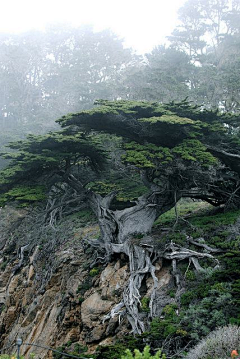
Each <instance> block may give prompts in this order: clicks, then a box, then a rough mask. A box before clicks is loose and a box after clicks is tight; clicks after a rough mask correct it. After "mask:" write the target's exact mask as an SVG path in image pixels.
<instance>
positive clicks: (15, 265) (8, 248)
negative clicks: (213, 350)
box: [0, 204, 240, 359]
mask: <svg viewBox="0 0 240 359" xmlns="http://www.w3.org/2000/svg"><path fill="white" fill-rule="evenodd" d="M199 206H200V207H199ZM197 208H198V209H199V208H200V213H199V214H196V213H195V214H194V215H193V217H191V218H189V213H188V212H186V210H185V209H184V210H185V212H184V213H185V214H186V217H185V218H182V219H183V220H182V221H180V222H179V223H178V224H177V226H176V225H175V226H174V231H173V230H172V227H171V226H169V225H171V223H175V224H176V219H175V213H174V212H173V214H172V217H171V215H169V214H167V215H166V217H164V218H163V217H162V218H161V226H160V227H159V228H158V227H157V228H155V229H154V230H153V232H152V233H151V237H150V236H149V237H148V236H145V237H141V236H136V237H135V238H133V240H134V242H135V244H136V243H137V245H138V244H139V243H140V242H141V241H142V240H144V243H145V245H146V243H147V244H148V245H149V244H150V241H151V240H152V243H154V245H155V246H158V248H157V251H158V253H162V251H163V249H162V248H166V244H168V246H169V245H172V243H175V245H174V246H173V249H174V250H175V249H176V248H177V249H178V248H180V249H181V248H182V249H181V250H180V252H178V253H177V254H176V253H175V254H174V252H171V253H170V254H169V256H170V257H169V258H170V259H166V258H168V256H166V255H165V257H163V256H162V259H160V258H161V255H160V256H159V257H158V259H155V261H154V268H155V276H156V278H157V287H156V280H155V281H154V280H153V277H152V276H151V275H146V276H145V277H144V280H143V281H142V284H141V288H140V298H141V302H139V315H140V319H141V321H142V322H143V323H144V324H145V328H146V330H147V332H145V333H143V334H142V335H140V336H139V335H137V336H135V338H133V339H131V338H132V337H131V336H130V335H129V334H130V333H131V329H132V327H131V325H130V323H129V321H128V320H127V315H126V314H127V313H126V312H125V311H124V308H122V309H121V315H113V314H114V313H113V312H114V311H115V313H117V310H116V305H117V304H118V303H121V299H122V296H123V291H124V290H125V289H126V288H129V287H128V283H129V282H128V280H129V278H130V279H131V276H130V269H129V258H128V257H127V256H126V255H125V254H123V253H119V254H118V255H114V256H113V257H112V260H111V262H110V263H107V264H104V263H101V258H100V257H99V253H98V252H97V250H96V248H95V249H93V247H92V246H90V245H89V244H88V241H86V239H87V240H89V239H94V238H98V236H99V227H98V224H97V222H96V219H95V218H94V216H93V215H92V214H91V213H90V212H89V211H88V210H81V211H80V212H77V213H72V214H70V215H68V216H66V217H64V218H59V220H58V223H57V224H54V223H52V221H49V222H48V221H47V220H46V218H44V216H43V213H44V211H42V209H41V208H39V207H38V208H32V209H24V208H23V209H19V208H17V207H14V206H6V207H5V208H4V209H1V210H0V212H1V213H0V214H1V217H0V251H1V252H0V335H1V340H0V350H2V352H3V353H9V354H10V353H13V352H15V351H16V346H15V342H16V339H17V338H18V337H20V338H22V340H23V343H24V344H23V345H22V346H21V354H23V355H24V356H25V358H30V357H31V355H32V354H34V355H35V358H36V359H38V358H41V359H42V358H51V357H52V356H53V355H54V356H55V358H56V359H59V358H61V355H60V354H59V353H54V354H53V352H52V351H51V350H49V349H48V348H47V347H51V348H54V349H56V350H58V351H61V352H68V353H73V354H74V355H75V356H80V357H93V356H94V353H95V358H98V359H99V358H101V359H105V358H108V359H113V358H114V359H116V358H119V357H120V354H121V353H123V351H124V350H125V348H126V347H131V349H133V348H134V347H139V348H140V349H142V348H143V346H144V345H145V344H146V343H147V344H150V345H151V347H152V348H159V347H163V349H164V351H165V352H166V353H168V354H169V355H170V356H171V355H175V357H176V358H180V357H181V353H182V352H183V351H185V350H186V348H190V346H192V345H194V344H195V343H197V342H198V341H199V340H200V339H201V338H203V337H204V336H206V335H207V334H208V333H210V332H211V331H212V330H214V329H215V328H216V327H221V326H224V325H227V324H229V323H230V324H239V322H240V319H239V317H240V312H239V286H240V283H239V274H240V272H239V259H240V258H239V244H240V242H239V240H240V211H239V210H237V211H236V210H235V211H229V212H224V211H223V212H221V211H220V212H216V211H215V212H214V211H213V212H208V209H207V212H206V211H205V210H204V211H205V212H204V211H203V213H201V211H202V210H201V204H197ZM180 217H181V208H180ZM171 221H173V222H171ZM166 224H167V225H168V228H166ZM156 225H157V224H156ZM139 237H141V238H139ZM179 253H180V254H181V255H179ZM189 253H191V258H190V260H189ZM208 253H211V254H208ZM165 254H166V252H165ZM184 255H185V257H186V258H185V257H184ZM174 256H177V258H180V259H179V260H178V261H176V260H174V258H175V257H174ZM171 258H173V260H171ZM184 258H185V259H184ZM195 258H199V261H201V266H200V265H199V263H198V262H195V263H193V262H194V261H196V259H195ZM196 264H197V265H196ZM196 267H197V268H196ZM198 267H199V268H198ZM198 269H199V270H198ZM153 290H154V291H156V295H155V300H154V313H155V314H154V318H151V317H150V315H151V313H150V308H149V302H150V301H151V298H152V296H151V294H152V293H153ZM109 314H111V315H109ZM131 340H132V341H131ZM27 343H28V344H27ZM119 343H120V344H119ZM29 344H32V345H29ZM33 344H34V346H33ZM35 345H38V346H35ZM39 346H40V347H39ZM3 348H7V349H3ZM105 348H107V349H105ZM104 350H106V351H105V352H104ZM96 351H97V353H100V354H96ZM179 353H180V354H179Z"/></svg>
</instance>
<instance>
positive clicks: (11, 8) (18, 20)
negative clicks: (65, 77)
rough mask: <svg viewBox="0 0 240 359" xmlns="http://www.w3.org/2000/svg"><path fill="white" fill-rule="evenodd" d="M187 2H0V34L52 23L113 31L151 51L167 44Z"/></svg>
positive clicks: (70, 0)
mask: <svg viewBox="0 0 240 359" xmlns="http://www.w3.org/2000/svg"><path fill="white" fill-rule="evenodd" d="M185 1H186V0H7V1H5V0H0V12H1V21H0V32H23V31H28V30H32V29H44V26H45V25H46V24H49V23H64V22H67V23H70V24H73V25H74V26H80V25H82V24H93V25H94V28H95V29H96V30H102V29H104V28H111V29H112V30H113V31H114V32H115V33H117V34H118V35H119V36H120V37H121V38H124V39H125V43H126V45H127V46H130V47H133V48H134V49H136V50H137V51H138V52H143V53H144V52H148V51H151V49H152V48H153V47H154V46H156V45H158V44H162V43H164V42H165V36H168V35H170V33H171V31H172V30H173V28H174V27H175V26H176V23H177V10H178V8H179V7H180V6H181V5H183V4H184V2H185Z"/></svg>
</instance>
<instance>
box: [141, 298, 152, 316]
mask: <svg viewBox="0 0 240 359" xmlns="http://www.w3.org/2000/svg"><path fill="white" fill-rule="evenodd" d="M149 302H150V298H148V297H143V298H142V299H141V311H142V312H145V313H149V312H150V308H149Z"/></svg>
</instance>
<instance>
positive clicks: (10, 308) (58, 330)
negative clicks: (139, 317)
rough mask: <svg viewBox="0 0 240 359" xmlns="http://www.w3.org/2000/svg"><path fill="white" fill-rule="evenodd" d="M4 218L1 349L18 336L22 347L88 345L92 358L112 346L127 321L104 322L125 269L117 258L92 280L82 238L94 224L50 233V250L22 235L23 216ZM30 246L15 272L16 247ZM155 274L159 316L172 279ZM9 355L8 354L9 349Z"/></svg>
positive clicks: (38, 353) (38, 354) (43, 353)
mask: <svg viewBox="0 0 240 359" xmlns="http://www.w3.org/2000/svg"><path fill="white" fill-rule="evenodd" d="M4 211H7V210H4ZM8 214H9V216H8V215H7V213H4V216H5V217H4V218H5V219H6V218H8V225H7V224H6V222H4V226H3V223H2V228H3V227H4V231H5V232H4V233H2V234H1V236H2V238H5V239H3V240H2V242H1V243H2V246H3V247H2V251H1V253H0V262H1V263H4V262H5V261H6V262H7V263H6V265H5V264H4V265H2V266H1V271H0V309H1V313H0V333H1V341H0V345H1V347H5V346H9V345H13V344H14V343H15V340H16V338H17V337H21V338H22V339H23V341H24V342H27V343H37V344H42V345H45V346H50V347H53V348H58V347H60V346H62V345H63V344H66V343H69V342H70V343H78V344H80V345H86V344H87V346H88V352H89V353H92V352H94V351H95V349H96V347H97V346H98V345H106V344H108V345H109V344H112V343H114V342H115V341H116V339H117V338H119V337H121V336H122V335H123V334H126V333H128V331H129V327H128V323H127V320H126V318H121V323H119V318H118V316H114V317H113V318H111V319H108V320H106V321H104V317H105V316H106V315H107V314H108V313H109V312H110V311H111V309H112V308H113V307H114V306H116V304H118V303H119V302H120V301H121V296H122V292H123V290H124V288H125V287H126V285H127V281H128V279H129V268H128V265H127V264H126V263H125V262H124V261H123V262H121V255H119V259H117V260H116V261H113V262H112V263H109V264H108V265H107V266H105V267H97V269H98V271H97V272H96V273H95V275H93V274H91V270H90V263H91V262H92V260H93V257H92V253H89V254H86V253H85V252H84V251H83V247H82V241H81V236H83V235H85V234H86V235H87V236H88V237H89V236H90V235H91V233H93V236H95V235H96V232H97V225H95V224H94V225H88V226H85V227H84V228H77V229H76V228H73V230H72V232H71V231H70V232H69V233H68V232H67V234H66V233H65V232H64V231H65V230H67V228H70V227H67V225H64V228H63V229H62V231H63V232H56V233H55V232H53V231H52V232H50V237H48V240H50V239H51V240H52V241H53V242H54V243H55V246H53V244H52V243H49V242H46V244H41V243H40V244H39V242H37V241H35V239H34V240H32V241H31V238H29V237H30V234H31V233H30V234H29V232H26V231H25V232H24V230H22V232H21V225H22V224H21V223H24V220H23V218H24V215H26V213H25V212H23V211H19V213H18V211H17V210H14V213H12V212H11V211H10V212H9V213H8ZM16 221H18V223H20V225H19V226H20V227H18V226H17V225H16ZM13 223H14V225H15V226H16V228H18V233H20V235H21V236H20V239H18V240H19V241H20V244H19V242H18V241H17V236H16V237H15V234H14V233H13V235H12V237H11V240H12V242H11V241H8V240H7V239H6V237H7V233H10V229H11V228H13ZM68 225H69V224H68ZM24 233H25V234H24ZM79 233H80V234H79ZM84 233H85V234H84ZM35 234H36V232H34V233H33V237H34V238H35ZM24 235H25V237H24ZM51 236H52V237H51ZM54 236H55V237H54ZM13 238H15V240H14V241H13ZM59 238H60V239H61V241H60V239H59ZM64 238H65V239H64ZM76 238H77V239H76ZM24 241H25V242H24ZM34 241H35V242H34ZM28 242H30V243H31V244H30V246H29V249H28V251H27V252H25V253H24V258H23V260H22V265H21V267H20V268H18V270H17V271H16V272H14V271H13V268H14V267H16V266H17V265H18V264H19V260H20V259H19V256H18V253H19V250H18V248H19V246H20V245H22V246H23V245H25V244H26V243H28ZM50 250H51V252H50ZM157 269H158V270H157V272H156V275H157V277H158V279H159V288H158V293H159V298H161V300H159V301H158V302H159V303H158V305H159V310H160V311H161V308H162V305H163V303H165V302H166V301H167V300H168V299H167V297H166V291H167V290H166V288H167V287H168V285H169V282H170V280H171V275H170V272H169V270H168V269H166V268H162V267H161V263H159V265H158V267H157ZM152 285H153V282H152V281H151V279H149V280H148V281H147V283H146V288H145V294H144V295H146V296H149V295H151V290H152ZM160 302H161V303H160ZM165 304H166V303H165ZM11 352H12V349H10V350H9V353H11ZM33 352H34V354H35V358H36V359H38V358H41V359H43V358H51V357H52V354H51V352H50V351H48V350H46V349H41V348H37V347H34V349H33V348H31V347H29V346H22V348H21V354H22V355H24V356H25V358H29V357H30V353H33Z"/></svg>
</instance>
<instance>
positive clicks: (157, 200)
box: [66, 176, 214, 333]
mask: <svg viewBox="0 0 240 359" xmlns="http://www.w3.org/2000/svg"><path fill="white" fill-rule="evenodd" d="M66 181H67V183H68V184H69V185H70V186H71V187H72V188H74V189H75V191H76V192H77V193H78V194H83V195H84V196H85V198H86V201H87V203H88V205H89V207H90V208H91V209H92V211H93V212H94V213H95V215H96V217H97V218H98V223H99V227H100V231H101V236H100V239H97V240H91V241H88V243H90V244H91V245H92V246H93V247H95V248H96V249H97V251H98V252H100V254H99V259H101V261H105V262H109V261H110V259H111V256H112V255H113V254H115V253H124V254H125V255H126V256H127V257H128V259H129V271H130V277H129V281H128V283H127V285H126V287H125V288H124V291H123V297H122V300H121V302H120V303H118V304H117V305H116V306H115V307H114V308H113V309H112V310H111V312H110V313H109V314H108V315H106V316H105V320H107V319H109V318H111V317H113V316H115V315H119V317H121V315H123V313H126V315H127V318H128V320H129V322H130V324H131V326H132V331H133V332H134V333H142V332H143V331H144V330H145V327H144V323H143V321H142V319H141V316H140V312H139V311H140V307H141V294H140V289H141V287H142V283H143V279H144V278H145V276H146V275H149V274H150V275H151V276H152V278H153V283H154V286H153V289H152V294H151V298H150V305H149V307H150V316H153V315H154V299H155V296H156V289H157V282H158V280H157V277H156V275H155V266H154V261H155V260H156V259H157V258H159V257H162V258H165V259H168V260H171V261H172V266H173V275H174V276H175V279H176V286H177V291H178V293H180V290H181V282H180V275H179V272H178V270H177V262H178V261H179V260H183V259H188V260H189V261H190V262H191V263H193V265H194V267H195V268H196V270H201V269H202V268H201V266H200V264H199V263H198V258H206V257H207V258H210V259H212V260H214V257H213V256H212V255H211V254H209V253H198V252H196V251H192V250H190V249H187V248H182V247H180V246H177V245H175V244H174V243H171V244H169V245H168V246H167V248H166V250H165V251H164V252H161V253H158V252H157V251H155V250H154V248H153V246H151V245H148V244H144V243H141V241H139V237H141V236H143V235H145V234H147V233H150V232H151V229H152V226H153V223H154V221H155V220H156V219H157V218H158V217H159V215H161V214H163V213H165V212H166V211H168V210H169V209H171V208H173V207H174V206H175V205H176V203H177V202H178V200H179V199H180V198H181V197H182V196H183V197H184V196H185V194H186V193H185V192H184V191H177V190H176V189H172V190H170V189H169V188H168V189H165V190H163V189H162V190H161V191H160V189H159V187H158V186H157V185H152V184H151V183H150V182H149V181H148V179H147V178H146V177H144V181H145V183H146V185H147V186H148V188H149V189H150V192H149V193H148V194H147V195H143V196H141V197H140V198H139V199H138V200H137V201H136V204H135V205H134V206H132V207H130V208H125V209H123V210H112V209H111V202H112V200H113V199H114V197H115V196H116V192H112V193H109V194H108V195H107V196H105V197H102V196H100V195H99V194H96V193H94V192H92V191H91V190H86V189H85V188H84V186H83V185H82V184H81V183H80V182H79V181H78V180H77V179H76V178H74V177H73V176H68V178H67V180H66ZM153 255H154V258H152V256H153Z"/></svg>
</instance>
